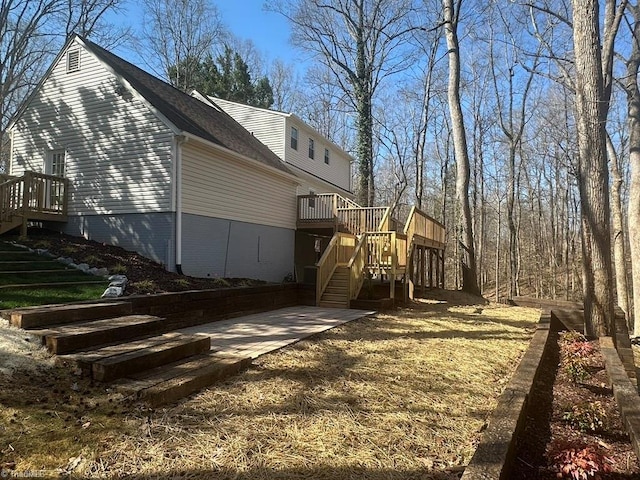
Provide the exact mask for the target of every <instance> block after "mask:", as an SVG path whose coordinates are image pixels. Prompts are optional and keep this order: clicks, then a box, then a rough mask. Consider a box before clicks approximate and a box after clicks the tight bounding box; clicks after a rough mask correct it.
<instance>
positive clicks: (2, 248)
mask: <svg viewBox="0 0 640 480" xmlns="http://www.w3.org/2000/svg"><path fill="white" fill-rule="evenodd" d="M26 251H27V249H26V248H20V247H16V246H15V245H12V244H10V243H7V242H0V252H26Z"/></svg>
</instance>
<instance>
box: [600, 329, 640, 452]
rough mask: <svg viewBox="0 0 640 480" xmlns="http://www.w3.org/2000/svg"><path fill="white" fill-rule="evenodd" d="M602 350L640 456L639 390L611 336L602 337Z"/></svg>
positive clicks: (624, 419) (627, 426)
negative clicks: (632, 380) (631, 378)
mask: <svg viewBox="0 0 640 480" xmlns="http://www.w3.org/2000/svg"><path fill="white" fill-rule="evenodd" d="M600 350H601V352H602V356H603V357H604V363H605V366H606V368H607V374H608V376H609V382H611V386H612V387H613V396H614V398H615V399H616V403H617V404H618V409H619V410H620V415H621V416H622V420H623V422H624V427H625V429H626V430H627V433H628V434H629V438H630V439H631V444H632V445H633V450H634V451H635V452H636V456H637V457H638V458H640V396H638V390H637V388H636V387H635V386H634V385H633V383H632V382H631V380H630V379H629V375H628V373H627V371H626V370H625V367H624V365H623V364H622V361H621V360H620V356H619V355H618V352H617V351H616V348H615V347H614V345H613V339H612V338H611V337H601V338H600Z"/></svg>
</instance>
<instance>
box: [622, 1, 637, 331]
mask: <svg viewBox="0 0 640 480" xmlns="http://www.w3.org/2000/svg"><path fill="white" fill-rule="evenodd" d="M630 10H631V12H632V16H633V19H632V22H631V31H632V41H631V54H630V55H629V58H628V60H627V65H626V66H627V71H626V76H625V78H624V82H623V83H624V88H625V91H626V93H627V116H628V122H629V161H630V163H631V181H630V182H629V206H628V222H629V247H630V251H631V263H632V265H631V270H632V277H631V279H632V285H633V290H632V291H633V300H634V302H633V320H634V321H633V325H634V328H633V334H634V336H636V337H637V336H640V321H639V320H638V311H639V310H640V309H638V302H639V301H640V89H639V88H638V70H639V69H640V6H639V5H638V3H637V2H636V4H635V5H630Z"/></svg>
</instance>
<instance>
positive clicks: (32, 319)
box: [9, 302, 131, 329]
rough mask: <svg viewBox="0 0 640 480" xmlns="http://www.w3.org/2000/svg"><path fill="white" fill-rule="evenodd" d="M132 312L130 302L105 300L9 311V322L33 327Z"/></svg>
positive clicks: (20, 326) (28, 327) (18, 325)
mask: <svg viewBox="0 0 640 480" xmlns="http://www.w3.org/2000/svg"><path fill="white" fill-rule="evenodd" d="M130 313H131V304H130V303H129V302H104V303H88V304H75V305H49V306H46V307H33V308H25V309H20V310H12V311H10V312H9V322H10V323H11V325H13V326H14V327H18V328H24V329H33V328H42V327H49V326H52V325H61V324H67V323H73V322H82V321H86V320H99V319H102V318H108V317H119V316H122V315H129V314H130Z"/></svg>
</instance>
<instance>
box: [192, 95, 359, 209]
mask: <svg viewBox="0 0 640 480" xmlns="http://www.w3.org/2000/svg"><path fill="white" fill-rule="evenodd" d="M193 95H194V96H195V97H196V98H199V99H201V100H202V101H205V102H210V104H211V105H218V106H219V107H221V108H222V109H223V110H224V111H225V112H226V113H228V114H229V115H231V116H232V117H233V118H234V120H235V121H237V122H238V123H239V124H240V125H242V126H243V127H244V128H245V129H247V130H248V131H249V132H251V134H252V135H255V137H256V138H258V140H260V141H261V142H262V143H264V144H265V145H266V146H267V147H269V148H270V149H271V150H272V151H273V152H274V153H275V154H276V155H277V156H278V157H280V159H281V160H282V161H283V162H285V163H286V164H287V166H288V167H289V168H290V169H291V170H292V171H293V172H295V174H296V175H297V176H298V178H299V179H300V185H299V186H298V194H299V195H308V194H309V193H329V192H334V193H338V194H340V195H342V196H344V197H346V198H352V197H353V193H352V187H353V186H352V184H351V163H352V161H353V158H352V157H351V156H350V155H349V154H348V153H347V152H345V151H344V150H343V149H342V148H340V147H339V146H338V145H336V144H334V143H333V142H332V141H330V140H329V139H327V138H326V137H324V136H323V135H321V134H320V133H318V132H317V131H316V130H314V129H313V128H311V127H310V126H309V125H307V124H306V123H305V122H303V121H302V120H301V119H300V118H299V117H297V116H296V115H295V114H293V113H284V112H278V111H275V110H267V109H264V108H257V107H252V106H249V105H243V104H241V103H236V102H231V101H228V100H223V99H220V98H216V97H211V96H209V97H205V96H204V95H202V94H200V93H198V92H194V93H193Z"/></svg>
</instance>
